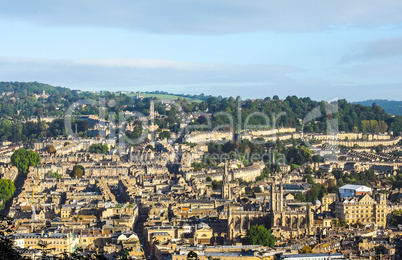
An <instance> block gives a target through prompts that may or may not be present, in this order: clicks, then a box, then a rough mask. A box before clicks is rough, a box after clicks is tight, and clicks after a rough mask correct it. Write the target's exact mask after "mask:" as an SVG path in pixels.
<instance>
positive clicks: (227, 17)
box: [0, 0, 402, 101]
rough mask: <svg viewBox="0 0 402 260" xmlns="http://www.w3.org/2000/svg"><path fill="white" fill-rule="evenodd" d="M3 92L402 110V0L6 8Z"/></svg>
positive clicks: (46, 1) (156, 0)
mask: <svg viewBox="0 0 402 260" xmlns="http://www.w3.org/2000/svg"><path fill="white" fill-rule="evenodd" d="M0 35H1V36H2V37H1V38H0V81H38V82H43V83H48V84H51V85H55V86H63V87H68V88H72V89H80V90H95V91H100V90H109V91H124V90H130V91H153V90H160V91H167V92H172V93H179V94H180V93H185V94H200V93H204V94H208V95H209V94H211V95H222V96H234V97H236V96H241V97H242V98H244V99H246V98H262V97H267V96H270V97H272V96H274V95H278V96H279V97H280V98H285V97H286V96H288V95H296V96H299V97H311V98H312V99H315V100H329V99H332V98H334V97H338V98H346V99H347V100H349V101H361V100H366V99H389V100H402V1H400V0H370V1H367V0H337V1H332V0H327V1H319V0H303V1H300V0H276V1H272V0H249V1H244V0H146V1H140V0H127V1H123V0H115V1H106V0H96V1H95V0H88V1H85V0H80V1H78V0H69V1H51V0H35V1H32V0H21V1H8V0H0Z"/></svg>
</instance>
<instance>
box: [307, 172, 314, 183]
mask: <svg viewBox="0 0 402 260" xmlns="http://www.w3.org/2000/svg"><path fill="white" fill-rule="evenodd" d="M306 181H307V183H309V184H314V183H315V181H314V178H313V176H311V174H308V175H307V176H306Z"/></svg>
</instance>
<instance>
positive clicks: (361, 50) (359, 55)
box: [341, 37, 402, 63]
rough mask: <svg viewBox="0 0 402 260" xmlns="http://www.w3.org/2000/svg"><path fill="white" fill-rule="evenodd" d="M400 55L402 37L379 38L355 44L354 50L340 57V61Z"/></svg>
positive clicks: (401, 53) (401, 52)
mask: <svg viewBox="0 0 402 260" xmlns="http://www.w3.org/2000/svg"><path fill="white" fill-rule="evenodd" d="M401 55H402V37H397V38H390V39H381V40H376V41H371V42H367V43H363V44H360V45H358V46H356V47H355V50H353V51H351V52H350V53H348V54H346V55H344V56H343V57H342V59H341V63H346V62H352V61H368V60H373V59H379V58H380V59H382V58H395V57H397V58H400V56H401Z"/></svg>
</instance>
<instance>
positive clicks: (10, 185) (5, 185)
mask: <svg viewBox="0 0 402 260" xmlns="http://www.w3.org/2000/svg"><path fill="white" fill-rule="evenodd" d="M14 192H15V186H14V182H13V181H12V180H9V179H1V180H0V201H2V203H0V209H2V208H3V207H4V204H5V202H6V201H8V200H9V199H11V198H12V197H13V195H14Z"/></svg>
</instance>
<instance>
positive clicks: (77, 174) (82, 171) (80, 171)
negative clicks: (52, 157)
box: [71, 164, 85, 178]
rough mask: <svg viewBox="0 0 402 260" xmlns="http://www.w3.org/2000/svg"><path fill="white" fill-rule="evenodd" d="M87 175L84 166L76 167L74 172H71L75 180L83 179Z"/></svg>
mask: <svg viewBox="0 0 402 260" xmlns="http://www.w3.org/2000/svg"><path fill="white" fill-rule="evenodd" d="M84 175H85V168H84V166H82V165H79V164H77V165H74V167H73V170H72V171H71V177H74V178H82V176H84Z"/></svg>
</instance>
